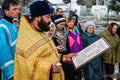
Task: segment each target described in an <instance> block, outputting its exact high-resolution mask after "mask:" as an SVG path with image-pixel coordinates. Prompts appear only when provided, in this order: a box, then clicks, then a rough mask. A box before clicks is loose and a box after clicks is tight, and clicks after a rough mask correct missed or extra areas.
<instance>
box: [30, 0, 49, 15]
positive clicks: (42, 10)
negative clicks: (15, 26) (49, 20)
mask: <svg viewBox="0 0 120 80" xmlns="http://www.w3.org/2000/svg"><path fill="white" fill-rule="evenodd" d="M30 13H31V17H37V16H43V15H46V14H50V13H51V11H50V7H49V5H48V3H46V2H45V1H36V2H33V3H32V4H31V5H30Z"/></svg>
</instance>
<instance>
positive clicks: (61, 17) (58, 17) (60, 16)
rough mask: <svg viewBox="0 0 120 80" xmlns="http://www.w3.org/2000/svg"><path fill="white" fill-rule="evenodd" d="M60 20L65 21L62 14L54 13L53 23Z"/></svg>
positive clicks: (57, 22)
mask: <svg viewBox="0 0 120 80" xmlns="http://www.w3.org/2000/svg"><path fill="white" fill-rule="evenodd" d="M61 22H65V18H64V17H63V16H62V15H56V16H55V19H54V23H55V25H57V24H59V23H61Z"/></svg>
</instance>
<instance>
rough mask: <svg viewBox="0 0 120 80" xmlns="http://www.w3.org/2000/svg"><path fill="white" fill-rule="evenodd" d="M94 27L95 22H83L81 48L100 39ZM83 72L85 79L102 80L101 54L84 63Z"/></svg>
mask: <svg viewBox="0 0 120 80" xmlns="http://www.w3.org/2000/svg"><path fill="white" fill-rule="evenodd" d="M95 28H96V27H95V23H94V22H92V21H88V22H86V23H85V24H84V31H85V33H84V34H83V35H82V36H81V38H82V41H83V43H82V46H83V48H85V47H87V46H89V45H91V44H92V43H94V42H95V41H97V40H98V39H100V36H99V35H97V34H95V33H94V31H95ZM83 73H84V77H85V80H102V55H100V56H98V57H96V58H95V59H93V60H92V61H90V62H88V63H87V64H85V65H84V66H83Z"/></svg>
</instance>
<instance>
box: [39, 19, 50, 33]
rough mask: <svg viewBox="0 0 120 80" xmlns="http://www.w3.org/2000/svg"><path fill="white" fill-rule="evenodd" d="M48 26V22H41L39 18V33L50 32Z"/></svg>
mask: <svg viewBox="0 0 120 80" xmlns="http://www.w3.org/2000/svg"><path fill="white" fill-rule="evenodd" d="M49 25H50V22H48V23H46V22H45V21H44V20H43V18H41V21H40V22H39V23H38V26H39V28H40V31H41V32H44V31H45V32H47V31H49V30H50V27H49Z"/></svg>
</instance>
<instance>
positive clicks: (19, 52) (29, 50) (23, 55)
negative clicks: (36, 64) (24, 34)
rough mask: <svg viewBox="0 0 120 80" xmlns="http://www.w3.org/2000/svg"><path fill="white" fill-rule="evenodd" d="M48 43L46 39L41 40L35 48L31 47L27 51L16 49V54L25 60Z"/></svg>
mask: <svg viewBox="0 0 120 80" xmlns="http://www.w3.org/2000/svg"><path fill="white" fill-rule="evenodd" d="M45 43H46V40H45V39H42V40H39V41H38V42H36V43H35V44H34V45H33V46H31V47H30V48H29V49H28V50H27V51H23V50H21V49H19V48H17V49H16V53H17V54H19V55H21V56H22V57H24V58H27V57H29V56H30V55H31V54H32V53H33V52H34V51H35V50H36V49H37V48H39V46H41V45H43V44H45Z"/></svg>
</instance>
